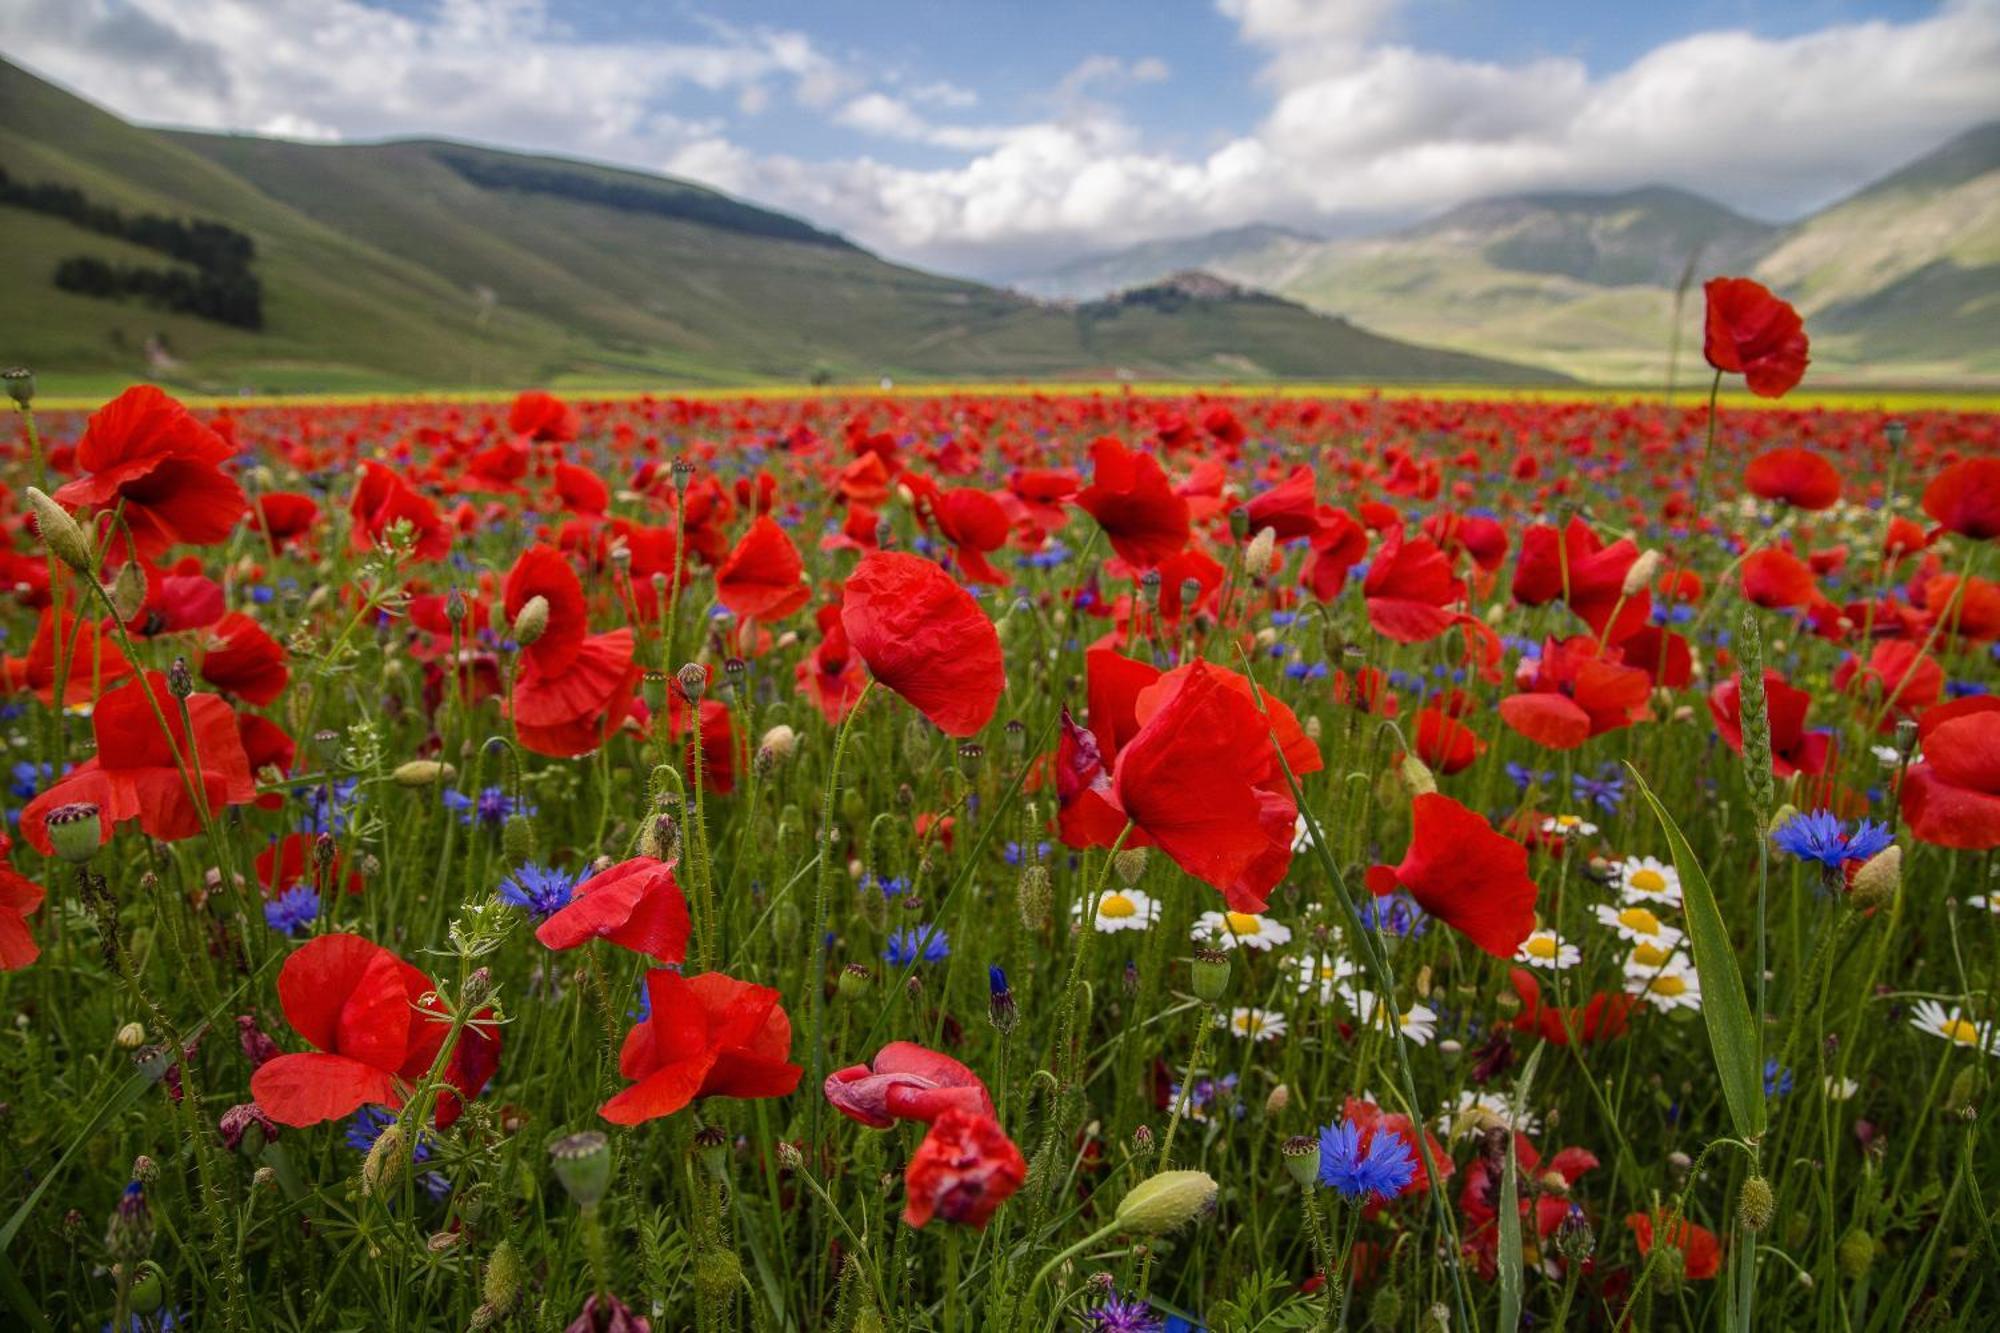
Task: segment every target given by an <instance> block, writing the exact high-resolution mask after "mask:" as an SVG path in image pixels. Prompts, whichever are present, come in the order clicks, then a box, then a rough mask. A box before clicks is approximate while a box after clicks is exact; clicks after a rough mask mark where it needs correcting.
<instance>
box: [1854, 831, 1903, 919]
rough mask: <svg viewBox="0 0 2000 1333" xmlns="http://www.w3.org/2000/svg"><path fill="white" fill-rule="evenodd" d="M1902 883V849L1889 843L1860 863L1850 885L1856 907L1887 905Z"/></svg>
mask: <svg viewBox="0 0 2000 1333" xmlns="http://www.w3.org/2000/svg"><path fill="white" fill-rule="evenodd" d="M1902 885H1903V849H1902V848H1901V847H1898V846H1896V845H1895V844H1894V843H1891V844H1890V845H1889V846H1887V847H1884V848H1883V849H1882V850H1881V851H1879V852H1877V853H1875V855H1873V856H1871V857H1869V858H1868V859H1867V860H1866V861H1864V862H1862V863H1861V868H1860V869H1859V870H1857V871H1855V872H1854V884H1853V887H1852V890H1851V892H1852V894H1853V901H1854V905H1855V906H1856V907H1863V908H1870V907H1887V906H1888V905H1889V904H1890V903H1893V902H1894V901H1896V891H1897V890H1898V889H1900V888H1901V887H1902Z"/></svg>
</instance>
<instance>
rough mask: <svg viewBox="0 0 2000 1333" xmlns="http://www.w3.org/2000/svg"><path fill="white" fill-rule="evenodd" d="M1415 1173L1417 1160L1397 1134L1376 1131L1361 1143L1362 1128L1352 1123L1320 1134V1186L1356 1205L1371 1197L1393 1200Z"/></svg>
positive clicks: (1342, 1123)
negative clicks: (1337, 1193) (1332, 1190)
mask: <svg viewBox="0 0 2000 1333" xmlns="http://www.w3.org/2000/svg"><path fill="white" fill-rule="evenodd" d="M1416 1173H1417V1163H1416V1159H1415V1158H1414V1157H1412V1156H1411V1155H1410V1145H1409V1144H1407V1143H1404V1142H1403V1139H1402V1136H1401V1135H1400V1134H1391V1133H1388V1132H1387V1131H1385V1130H1381V1129H1377V1130H1376V1131H1375V1132H1374V1133H1372V1134H1370V1135H1369V1136H1368V1139H1367V1142H1366V1143H1365V1144H1364V1143H1363V1141H1362V1138H1361V1126H1359V1125H1357V1124H1355V1123H1354V1122H1353V1121H1352V1120H1345V1121H1342V1122H1341V1123H1340V1124H1338V1125H1328V1126H1327V1127H1326V1128H1324V1129H1322V1130H1320V1132H1319V1183H1320V1184H1321V1185H1323V1186H1325V1187H1326V1188H1328V1189H1335V1190H1339V1191H1340V1193H1341V1197H1343V1198H1345V1199H1348V1200H1350V1201H1353V1202H1356V1203H1358V1202H1360V1201H1361V1200H1362V1199H1364V1198H1366V1197H1367V1196H1368V1195H1370V1194H1372V1195H1374V1196H1376V1197H1377V1198H1379V1199H1393V1198H1395V1197H1396V1196H1397V1195H1398V1194H1400V1193H1402V1191H1403V1186H1405V1185H1407V1184H1409V1183H1410V1178H1411V1177H1412V1176H1414V1175H1416Z"/></svg>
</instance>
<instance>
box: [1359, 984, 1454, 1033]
mask: <svg viewBox="0 0 2000 1333" xmlns="http://www.w3.org/2000/svg"><path fill="white" fill-rule="evenodd" d="M1340 998H1341V999H1343V1000H1345V1001H1347V1003H1348V1007H1350V1008H1351V1009H1353V1010H1354V1012H1355V1014H1356V1015H1357V1016H1358V1017H1359V1018H1360V1019H1361V1021H1362V1022H1363V1023H1368V1022H1370V1021H1372V1020H1373V1016H1374V1013H1375V992H1374V991H1368V990H1355V989H1353V988H1351V987H1347V986H1342V987H1341V988H1340ZM1387 1013H1388V1011H1387V1010H1386V1009H1385V1010H1383V1014H1384V1020H1383V1021H1384V1022H1385V1024H1386V1021H1387ZM1437 1020H1438V1016H1437V1010H1435V1009H1433V1008H1431V1007H1430V1006H1429V1005H1427V1004H1413V1005H1411V1006H1410V1007H1409V1009H1408V1010H1406V1011H1405V1012H1404V1013H1402V1014H1400V1015H1398V1025H1399V1026H1400V1027H1401V1028H1402V1029H1403V1035H1404V1036H1405V1037H1406V1038H1408V1039H1409V1040H1411V1041H1413V1042H1415V1043H1416V1044H1417V1045H1419V1046H1428V1045H1430V1044H1431V1038H1433V1037H1435V1036H1437Z"/></svg>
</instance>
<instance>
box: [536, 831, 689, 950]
mask: <svg viewBox="0 0 2000 1333" xmlns="http://www.w3.org/2000/svg"><path fill="white" fill-rule="evenodd" d="M692 930H693V925H692V922H691V921H690V919H689V917H688V906H687V897H686V895H685V894H683V893H682V892H681V886H680V884H679V883H678V882H677V881H676V880H675V879H674V867H673V863H672V862H669V861H660V860H655V859H654V858H653V857H650V856H635V857H633V858H632V859H631V860H629V861H621V862H619V863H618V864H617V865H615V866H612V867H611V868H610V869H609V870H602V871H599V872H598V873H597V874H595V875H592V876H591V877H590V878H589V879H587V880H585V881H583V883H581V884H579V885H577V886H576V888H575V889H573V890H572V891H571V892H570V900H569V903H568V905H566V906H564V907H563V908H562V909H561V910H559V911H557V912H556V913H555V914H554V915H552V916H550V917H549V919H548V920H546V921H544V922H542V924H541V925H540V926H538V927H536V928H535V938H536V939H538V940H540V941H541V942H542V943H543V944H545V945H547V946H548V947H549V948H551V949H556V950H562V949H574V948H576V947H577V946H578V945H581V944H588V943H589V942H590V941H591V940H594V939H604V940H609V941H611V942H612V943H613V944H615V945H617V946H619V947H620V948H621V949H630V950H632V951H633V952H634V953H642V954H645V955H646V956H647V957H649V958H652V959H654V960H655V961H657V962H661V963H679V962H682V961H684V960H685V959H686V958H687V946H688V936H689V934H690V933H691V932H692Z"/></svg>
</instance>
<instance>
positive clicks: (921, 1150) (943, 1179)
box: [903, 1107, 1028, 1230]
mask: <svg viewBox="0 0 2000 1333" xmlns="http://www.w3.org/2000/svg"><path fill="white" fill-rule="evenodd" d="M1027 1178H1028V1163H1027V1159H1026V1158H1024V1157H1022V1156H1021V1150H1020V1149H1019V1148H1017V1147H1015V1146H1014V1141H1013V1140H1012V1139H1010V1138H1008V1137H1007V1134H1006V1131H1004V1130H1002V1129H1001V1128H1000V1122H999V1121H997V1120H995V1119H994V1118H993V1117H992V1116H990V1115H984V1114H977V1113H974V1112H970V1111H964V1110H961V1109H959V1108H957V1107H952V1108H950V1109H948V1110H946V1111H945V1112H944V1113H943V1114H942V1115H940V1116H938V1118H937V1119H936V1120H934V1121H933V1122H932V1123H931V1128H930V1132H929V1133H928V1134H926V1135H924V1141H923V1142H922V1143H920V1144H918V1145H917V1150H916V1152H914V1153H912V1154H911V1156H910V1164H909V1166H908V1167H906V1168H905V1169H904V1171H903V1196H904V1204H903V1221H904V1222H906V1223H908V1224H909V1225H910V1226H913V1227H922V1226H924V1225H925V1224H926V1223H928V1222H929V1221H930V1220H931V1219H932V1218H933V1217H941V1218H943V1219H944V1220H945V1221H947V1222H957V1223H960V1224H961V1225H964V1226H969V1227H974V1228H977V1229H981V1230H983V1229H984V1228H985V1226H986V1223H987V1221H988V1220H989V1219H991V1218H992V1216H993V1214H994V1213H995V1212H996V1211H997V1210H998V1209H999V1207H1000V1205H1001V1204H1003V1203H1005V1202H1007V1200H1008V1199H1009V1198H1011V1197H1013V1194H1014V1191H1016V1190H1018V1189H1020V1188H1021V1185H1022V1183H1023V1182H1024V1181H1026V1180H1027Z"/></svg>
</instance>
